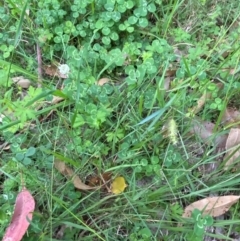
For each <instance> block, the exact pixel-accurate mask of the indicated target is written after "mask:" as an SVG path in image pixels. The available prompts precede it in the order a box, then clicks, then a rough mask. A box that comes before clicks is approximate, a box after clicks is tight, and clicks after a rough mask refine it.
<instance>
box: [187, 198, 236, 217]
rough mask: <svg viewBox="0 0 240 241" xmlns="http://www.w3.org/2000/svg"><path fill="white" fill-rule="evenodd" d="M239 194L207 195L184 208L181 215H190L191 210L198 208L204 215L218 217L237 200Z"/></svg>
mask: <svg viewBox="0 0 240 241" xmlns="http://www.w3.org/2000/svg"><path fill="white" fill-rule="evenodd" d="M239 198H240V196H234V195H230V196H222V197H207V198H204V199H201V200H199V201H197V202H194V203H192V204H190V205H189V206H187V207H186V208H185V210H184V213H183V215H182V216H183V217H191V214H192V211H193V210H194V209H198V210H200V211H202V212H203V214H204V215H210V216H212V217H218V216H220V215H222V214H224V213H226V212H227V211H228V210H229V208H230V207H231V206H232V205H233V204H235V203H236V202H237V201H238V200H239Z"/></svg>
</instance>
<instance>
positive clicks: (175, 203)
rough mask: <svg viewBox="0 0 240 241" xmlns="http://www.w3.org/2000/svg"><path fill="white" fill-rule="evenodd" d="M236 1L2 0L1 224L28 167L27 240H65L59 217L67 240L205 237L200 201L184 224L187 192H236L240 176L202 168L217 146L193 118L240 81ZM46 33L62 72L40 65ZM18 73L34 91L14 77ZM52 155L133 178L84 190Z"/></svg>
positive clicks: (48, 59)
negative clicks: (117, 187) (194, 130)
mask: <svg viewBox="0 0 240 241" xmlns="http://www.w3.org/2000/svg"><path fill="white" fill-rule="evenodd" d="M27 3H29V4H27ZM25 4H26V10H27V11H26V14H24V13H23V10H22V9H24V7H25ZM237 9H239V4H238V1H233V2H232V3H231V4H226V3H225V1H219V2H218V4H216V1H214V0H210V1H204V0H202V1H195V0H193V1H178V0H173V1H160V0H153V1H146V0H138V1H133V0H127V1H123V0H107V1H103V0H98V1H95V0H82V1H78V0H74V1H60V0H39V1H33V2H32V1H28V2H27V1H20V2H19V1H17V0H11V1H10V0H6V1H4V3H0V28H1V30H2V31H1V33H0V87H1V88H0V94H1V96H2V98H1V99H0V112H1V116H0V130H1V131H0V145H1V147H3V148H1V149H2V150H1V153H0V155H1V156H0V158H1V172H2V183H3V184H2V194H3V195H2V196H3V198H2V199H0V206H1V212H0V223H1V224H2V225H1V226H3V227H4V228H5V227H6V226H7V223H8V222H9V220H10V217H11V215H12V212H13V205H14V200H15V197H16V194H17V192H18V191H19V189H20V188H19V187H20V186H21V181H22V180H21V175H20V173H22V176H23V181H24V182H25V185H26V186H27V187H28V189H29V190H31V192H32V193H33V194H34V197H35V199H36V200H37V209H36V212H34V219H33V221H32V222H31V225H30V229H29V236H27V235H26V237H25V240H33V239H35V238H36V236H37V237H40V239H41V240H50V239H59V237H57V234H58V231H59V230H60V229H61V228H62V227H64V232H63V234H62V237H60V238H61V239H62V240H76V239H79V238H82V239H84V240H110V239H114V240H125V239H126V237H127V239H129V240H132V241H135V240H142V241H149V240H155V239H156V240H181V238H182V239H184V238H186V237H187V238H188V240H194V238H195V240H203V236H204V230H205V228H206V227H207V226H211V225H213V220H212V219H211V217H209V216H202V214H201V213H200V212H199V211H196V210H195V211H194V212H193V217H192V218H193V220H194V224H193V225H192V223H191V225H192V226H194V230H192V226H191V231H192V232H190V234H189V235H187V233H189V230H188V227H189V226H190V225H189V223H188V221H184V220H182V218H181V216H182V213H183V210H184V206H185V205H186V204H187V203H188V202H189V200H188V198H189V197H190V199H191V201H194V200H197V199H199V196H202V195H208V194H209V193H212V192H214V193H215V192H219V193H221V192H223V191H222V190H224V192H235V191H236V190H237V189H238V186H239V178H238V176H237V175H236V176H234V174H232V173H229V174H228V175H229V176H227V177H225V176H224V175H223V176H222V173H221V174H219V173H218V170H216V173H214V175H212V176H213V177H214V178H212V176H210V177H208V176H207V177H206V176H205V175H203V174H201V173H200V171H199V169H200V167H201V166H202V165H205V164H206V162H212V160H215V159H216V156H212V155H216V154H212V153H213V152H211V151H209V148H210V147H209V146H208V147H207V148H205V146H204V145H202V143H201V144H200V145H201V146H203V147H202V148H205V149H204V151H205V153H204V154H202V155H200V156H198V154H196V153H195V149H194V150H189V146H190V144H189V139H190V140H191V141H190V142H194V143H193V144H195V142H196V140H195V139H194V137H192V136H189V129H191V126H190V124H189V123H190V122H191V118H192V117H195V116H197V117H198V118H200V119H203V120H205V119H207V120H216V119H218V120H217V121H218V122H219V124H220V123H221V117H222V113H223V111H224V108H225V106H226V104H227V102H230V101H233V97H234V96H237V94H238V93H239V89H240V85H239V81H238V78H239V58H238V56H239V33H240V27H239V26H237V24H235V23H236V22H237V21H236V19H237V18H238V17H239V11H237ZM28 10H29V13H28ZM233 26H234V27H233ZM231 28H233V30H232V29H231ZM37 44H38V45H39V47H40V49H41V53H40V54H41V57H42V62H43V65H44V66H46V65H48V64H50V63H51V64H55V63H56V62H57V63H59V65H58V70H59V72H60V73H61V74H65V75H66V78H64V79H63V78H60V77H59V75H58V74H57V73H56V76H53V75H54V74H55V73H54V74H53V75H48V74H46V73H43V77H42V79H41V83H40V82H38V81H39V79H38V77H37V73H36V69H37V67H38V63H37V61H36V59H37V58H36V57H37V53H36V52H37V51H36V49H37V47H36V45H37ZM226 56H227V57H226ZM38 57H39V56H38ZM228 70H229V71H228ZM233 73H234V74H233ZM19 74H21V75H23V76H24V78H28V79H30V81H31V86H30V87H29V88H28V89H24V88H22V87H20V86H19V85H18V84H17V83H14V81H13V80H14V79H13V77H18V76H19ZM38 74H39V73H38ZM103 77H104V78H105V77H107V78H108V79H109V81H108V82H107V83H105V84H104V85H98V84H97V83H98V81H99V79H101V78H103ZM219 83H221V84H222V85H223V87H222V88H219V86H218V84H219ZM39 84H41V87H40V86H39ZM205 94H209V96H211V97H209V98H208V99H207V100H206V103H205V104H204V106H203V107H202V109H201V110H199V112H198V113H194V111H192V110H193V109H194V107H195V106H196V105H197V104H198V101H199V98H200V97H201V96H203V95H205ZM54 97H62V98H63V99H62V100H61V101H60V102H57V103H55V102H54V99H55V98H54ZM235 99H236V98H235ZM235 99H234V101H236V100H235ZM239 104H240V103H238V107H239ZM216 117H217V118H216ZM172 121H174V123H173V122H172ZM175 122H176V123H175ZM171 127H173V128H171ZM166 129H169V130H166ZM170 129H171V130H170ZM216 134H217V133H216ZM191 138H192V139H191ZM193 139H194V140H193ZM198 141H199V140H198ZM4 148H6V149H4ZM209 153H210V154H209ZM56 159H59V160H61V161H63V162H65V163H66V164H67V165H69V166H71V168H72V170H74V172H75V174H76V175H78V176H79V177H80V178H81V180H82V181H83V182H84V183H88V180H89V179H90V178H91V177H101V178H102V176H103V174H104V173H105V172H110V173H111V174H112V178H114V177H115V176H119V175H123V176H124V177H126V181H127V183H128V187H127V188H126V191H125V192H123V193H122V194H120V195H116V196H113V195H111V194H110V193H107V191H106V190H107V189H109V188H110V186H111V180H107V181H106V183H102V184H103V185H102V186H101V187H99V188H97V189H96V190H90V191H84V192H80V191H79V190H75V188H74V186H73V184H72V180H70V178H69V179H67V178H66V177H63V176H62V175H61V174H60V173H58V172H57V171H56V170H55V168H54V160H56ZM207 164H208V163H207ZM140 180H141V181H140ZM101 181H104V180H102V179H101ZM222 187H224V188H226V189H224V188H222ZM231 215H232V214H231ZM237 218H239V217H236V219H237ZM180 222H182V223H183V226H181V227H180V226H179V223H180ZM185 224H187V225H188V226H187V228H186V229H185V226H184V225H185ZM3 231H4V230H3V229H1V232H0V233H3ZM99 237H100V238H99ZM228 238H229V237H228Z"/></svg>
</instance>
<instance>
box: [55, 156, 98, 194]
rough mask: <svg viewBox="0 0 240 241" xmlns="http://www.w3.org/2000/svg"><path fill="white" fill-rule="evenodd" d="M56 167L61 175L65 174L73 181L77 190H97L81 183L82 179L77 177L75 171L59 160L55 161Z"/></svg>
mask: <svg viewBox="0 0 240 241" xmlns="http://www.w3.org/2000/svg"><path fill="white" fill-rule="evenodd" d="M54 166H55V168H56V169H57V170H58V171H59V172H60V173H61V174H63V175H64V176H66V177H67V178H71V179H72V182H73V185H74V187H75V188H77V189H79V190H91V189H95V187H90V186H88V185H86V184H84V183H83V182H82V181H81V179H80V178H79V177H78V176H76V174H75V173H74V171H73V170H72V169H71V168H70V167H68V166H67V165H66V164H65V163H64V162H62V161H59V160H55V161H54Z"/></svg>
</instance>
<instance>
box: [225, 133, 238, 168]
mask: <svg viewBox="0 0 240 241" xmlns="http://www.w3.org/2000/svg"><path fill="white" fill-rule="evenodd" d="M239 144H240V129H239V128H232V129H231V130H230V132H229V135H228V138H227V141H226V151H228V150H229V149H230V150H229V151H228V152H227V153H226V155H225V160H227V159H228V160H227V162H226V164H225V167H224V170H227V169H228V168H229V167H230V166H231V165H232V164H233V163H234V162H235V160H236V159H237V158H238V157H239V156H240V150H239V147H240V146H239Z"/></svg>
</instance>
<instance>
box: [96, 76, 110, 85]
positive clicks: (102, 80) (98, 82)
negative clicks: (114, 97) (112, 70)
mask: <svg viewBox="0 0 240 241" xmlns="http://www.w3.org/2000/svg"><path fill="white" fill-rule="evenodd" d="M109 81H110V79H109V78H101V79H100V80H98V81H97V85H99V86H102V85H104V84H106V83H108V82H109Z"/></svg>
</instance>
